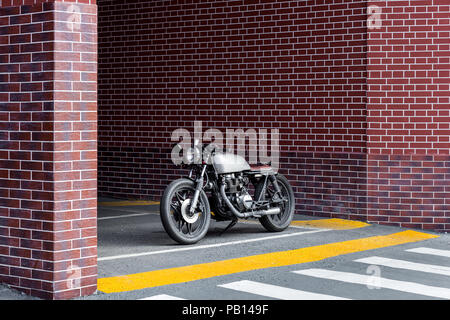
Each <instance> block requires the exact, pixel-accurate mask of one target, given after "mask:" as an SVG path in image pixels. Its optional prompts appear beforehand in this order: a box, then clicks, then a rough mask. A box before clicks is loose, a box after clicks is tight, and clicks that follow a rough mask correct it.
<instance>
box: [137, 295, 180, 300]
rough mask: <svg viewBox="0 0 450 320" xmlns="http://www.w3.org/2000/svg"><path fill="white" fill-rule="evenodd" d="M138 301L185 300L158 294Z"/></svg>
mask: <svg viewBox="0 0 450 320" xmlns="http://www.w3.org/2000/svg"><path fill="white" fill-rule="evenodd" d="M139 300H185V299H182V298H178V297H174V296H169V295H168V294H158V295H156V296H151V297H147V298H142V299H139Z"/></svg>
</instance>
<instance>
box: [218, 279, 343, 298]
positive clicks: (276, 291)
mask: <svg viewBox="0 0 450 320" xmlns="http://www.w3.org/2000/svg"><path fill="white" fill-rule="evenodd" d="M219 287H222V288H227V289H231V290H236V291H243V292H247V293H252V294H257V295H260V296H265V297H270V298H275V299H281V300H348V299H346V298H341V297H336V296H330V295H326V294H320V293H313V292H307V291H301V290H296V289H291V288H285V287H280V286H274V285H271V284H265V283H261V282H255V281H248V280H243V281H236V282H231V283H227V284H221V285H219Z"/></svg>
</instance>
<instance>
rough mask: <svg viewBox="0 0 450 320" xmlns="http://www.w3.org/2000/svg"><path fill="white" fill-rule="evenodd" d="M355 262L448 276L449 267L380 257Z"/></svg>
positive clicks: (449, 272)
mask: <svg viewBox="0 0 450 320" xmlns="http://www.w3.org/2000/svg"><path fill="white" fill-rule="evenodd" d="M355 261H356V262H361V263H366V264H371V265H372V264H373V265H378V266H385V267H390V268H396V269H407V270H413V271H421V272H428V273H435V274H442V275H444V276H450V267H444V266H438V265H433V264H424V263H416V262H410V261H404V260H397V259H388V258H382V257H369V258H363V259H358V260H355Z"/></svg>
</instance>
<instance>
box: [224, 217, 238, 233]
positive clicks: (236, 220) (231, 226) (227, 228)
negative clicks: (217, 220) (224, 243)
mask: <svg viewBox="0 0 450 320" xmlns="http://www.w3.org/2000/svg"><path fill="white" fill-rule="evenodd" d="M237 222H238V219H233V221H231V223H230V224H229V225H228V226H227V227H226V228H225V229H223V230H222V231H221V232H220V235H223V234H224V233H225V232H227V231H228V230H230V229H231V228H233V227H234V225H235V224H236V223H237Z"/></svg>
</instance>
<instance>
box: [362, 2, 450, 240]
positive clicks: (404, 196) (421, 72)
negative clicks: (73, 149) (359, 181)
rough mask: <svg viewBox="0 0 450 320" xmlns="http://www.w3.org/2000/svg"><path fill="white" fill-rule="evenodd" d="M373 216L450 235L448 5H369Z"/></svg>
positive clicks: (371, 213) (449, 12)
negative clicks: (375, 13) (377, 19)
mask: <svg viewBox="0 0 450 320" xmlns="http://www.w3.org/2000/svg"><path fill="white" fill-rule="evenodd" d="M369 5H377V6H379V7H380V9H381V10H382V15H381V21H382V25H381V28H380V29H373V30H369V32H368V105H367V109H368V111H367V112H368V118H367V122H368V177H369V179H368V188H369V190H368V196H369V197H368V199H369V202H368V203H369V207H368V218H369V221H376V222H379V223H383V224H391V225H399V226H403V227H417V228H424V229H434V230H446V231H448V230H450V193H449V192H450V189H449V188H450V184H449V181H450V155H449V151H450V104H449V97H450V87H449V84H450V46H449V45H450V43H449V39H450V3H449V2H448V1H445V0H420V1H370V3H369Z"/></svg>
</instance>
